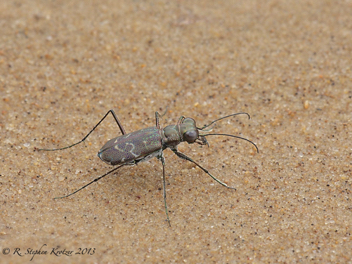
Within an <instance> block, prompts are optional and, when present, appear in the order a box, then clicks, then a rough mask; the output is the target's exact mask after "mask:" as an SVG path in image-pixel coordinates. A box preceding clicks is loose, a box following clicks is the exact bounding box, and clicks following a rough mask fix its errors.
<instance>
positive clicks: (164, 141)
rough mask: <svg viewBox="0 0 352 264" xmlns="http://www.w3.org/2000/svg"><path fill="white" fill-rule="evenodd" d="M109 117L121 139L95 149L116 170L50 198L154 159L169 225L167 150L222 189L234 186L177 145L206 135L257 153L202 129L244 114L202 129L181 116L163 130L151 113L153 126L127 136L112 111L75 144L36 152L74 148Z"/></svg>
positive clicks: (202, 140)
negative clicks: (160, 171) (159, 167)
mask: <svg viewBox="0 0 352 264" xmlns="http://www.w3.org/2000/svg"><path fill="white" fill-rule="evenodd" d="M110 113H111V114H112V116H113V117H114V119H115V121H116V123H117V125H118V127H119V128H120V131H121V133H122V136H119V137H116V138H113V139H110V140H109V141H108V142H106V143H105V145H104V146H103V147H102V148H101V149H100V150H99V152H98V157H99V158H100V159H101V160H102V161H104V162H106V163H107V164H110V165H113V166H117V167H116V168H114V169H112V170H110V171H109V172H107V173H105V174H104V175H102V176H100V177H98V178H96V179H94V180H93V181H91V182H89V183H88V184H86V185H84V186H83V187H81V188H79V189H77V190H76V191H74V192H73V193H70V194H68V195H65V196H62V197H56V198H54V199H61V198H65V197H68V196H71V195H73V194H75V193H77V192H79V191H80V190H82V189H84V188H86V187H87V186H89V185H91V184H92V183H94V182H97V181H99V180H100V179H102V178H103V177H105V176H107V175H109V174H110V173H112V172H114V171H116V170H118V169H120V168H121V167H123V166H127V165H136V164H138V163H140V162H142V161H147V160H149V159H151V158H153V157H156V158H157V159H158V160H160V161H161V164H162V165H163V194H164V205H165V213H166V218H167V219H166V220H167V221H168V223H169V225H170V226H171V224H170V219H169V213H168V210H167V204H166V188H165V159H164V155H163V151H164V150H165V149H167V148H169V149H171V150H172V151H173V152H174V153H175V154H176V155H177V156H178V157H179V158H181V159H185V160H188V161H190V162H192V163H194V164H195V165H196V166H198V167H199V168H200V169H202V170H203V171H204V172H205V173H207V174H208V175H209V176H210V177H211V178H213V179H214V180H215V181H216V182H218V183H220V184H221V185H222V186H225V187H226V188H229V189H235V188H234V187H230V186H228V185H227V184H226V183H223V182H222V181H220V180H219V179H217V178H216V177H214V176H213V175H212V174H211V173H210V172H209V171H208V170H207V169H205V168H203V167H202V166H201V165H200V164H198V163H197V162H195V161H194V160H193V159H191V158H190V157H188V156H186V155H185V154H183V153H181V152H180V151H178V150H177V145H179V144H180V143H181V142H184V141H186V142H187V143H188V144H193V143H197V144H199V145H208V146H209V144H208V141H207V139H206V137H207V136H227V137H233V138H238V139H243V140H246V141H248V142H249V143H251V144H252V145H254V147H255V148H256V150H257V152H258V153H259V149H258V147H257V146H256V144H254V143H253V142H252V141H250V140H248V139H246V138H242V137H239V136H235V135H230V134H222V133H209V131H210V130H211V129H207V130H205V128H208V127H210V126H211V125H213V124H214V123H216V122H218V121H220V120H222V119H225V118H229V117H232V116H236V115H247V116H248V118H249V119H250V116H249V114H248V113H236V114H231V115H227V116H224V117H221V118H218V119H216V120H214V121H212V122H210V123H209V124H208V125H204V126H203V127H197V126H196V121H195V120H194V119H193V118H190V117H184V116H181V117H180V118H179V120H178V122H177V124H176V125H169V126H167V127H165V128H161V127H160V124H159V118H160V117H161V116H162V115H160V114H159V113H158V112H155V120H156V126H155V127H149V128H144V129H141V130H138V131H135V132H132V133H129V134H127V133H126V131H125V129H124V128H123V126H122V124H121V122H120V121H119V119H118V118H117V116H116V114H115V112H114V111H113V110H109V111H108V112H107V113H106V114H105V116H104V117H103V118H102V119H101V120H100V121H99V122H98V124H96V125H95V126H94V127H93V129H92V130H91V131H90V132H89V133H88V134H87V135H86V136H85V137H84V138H83V139H82V140H81V141H79V142H77V143H74V144H72V145H70V146H67V147H64V148H57V149H36V150H38V151H40V150H43V151H55V150H63V149H68V148H71V147H73V146H76V145H78V144H80V143H82V142H83V141H85V140H86V138H87V137H88V136H89V135H90V134H91V133H92V132H93V131H94V130H95V129H96V128H97V127H98V126H99V125H100V123H101V122H102V121H103V120H104V119H105V118H106V117H107V116H108V114H110Z"/></svg>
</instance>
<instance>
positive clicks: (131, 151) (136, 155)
mask: <svg viewBox="0 0 352 264" xmlns="http://www.w3.org/2000/svg"><path fill="white" fill-rule="evenodd" d="M127 145H131V146H132V149H131V150H130V153H131V154H132V155H133V156H135V157H136V158H137V157H138V156H139V155H138V154H135V153H133V150H134V148H135V146H134V144H132V143H126V146H127Z"/></svg>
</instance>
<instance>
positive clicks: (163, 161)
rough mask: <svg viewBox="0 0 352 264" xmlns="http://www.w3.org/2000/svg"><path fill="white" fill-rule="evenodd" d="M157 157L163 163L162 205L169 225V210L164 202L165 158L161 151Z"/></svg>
mask: <svg viewBox="0 0 352 264" xmlns="http://www.w3.org/2000/svg"><path fill="white" fill-rule="evenodd" d="M158 159H159V160H160V161H161V164H162V165H163V189H164V205H165V212H166V218H167V221H168V223H169V226H170V227H171V224H170V219H169V212H168V211H167V204H166V183H165V158H164V155H163V152H161V154H160V156H158Z"/></svg>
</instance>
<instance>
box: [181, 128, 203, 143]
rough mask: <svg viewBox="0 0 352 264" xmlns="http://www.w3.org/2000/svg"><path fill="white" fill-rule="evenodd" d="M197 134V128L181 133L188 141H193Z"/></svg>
mask: <svg viewBox="0 0 352 264" xmlns="http://www.w3.org/2000/svg"><path fill="white" fill-rule="evenodd" d="M198 136H199V133H198V130H191V131H187V132H186V133H184V134H183V140H185V141H187V142H188V143H194V141H196V139H197V138H198Z"/></svg>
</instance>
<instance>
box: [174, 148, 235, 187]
mask: <svg viewBox="0 0 352 264" xmlns="http://www.w3.org/2000/svg"><path fill="white" fill-rule="evenodd" d="M171 150H172V151H173V152H174V153H175V154H176V155H177V156H178V157H180V158H181V159H185V160H188V161H190V162H193V163H194V164H195V165H197V166H198V167H199V168H201V169H202V170H203V171H204V172H205V173H206V174H208V175H209V176H210V177H212V178H213V179H214V180H215V181H216V182H218V183H220V184H221V185H222V186H225V187H226V188H229V189H234V190H236V188H234V187H230V186H228V185H227V184H226V183H223V182H222V181H220V180H219V179H217V178H216V177H214V176H213V175H211V173H210V172H209V171H208V170H207V169H205V168H203V167H202V166H201V165H199V164H198V163H197V162H195V161H194V160H193V159H191V158H190V157H188V156H186V155H185V154H183V153H182V152H179V151H178V150H177V149H171Z"/></svg>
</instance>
